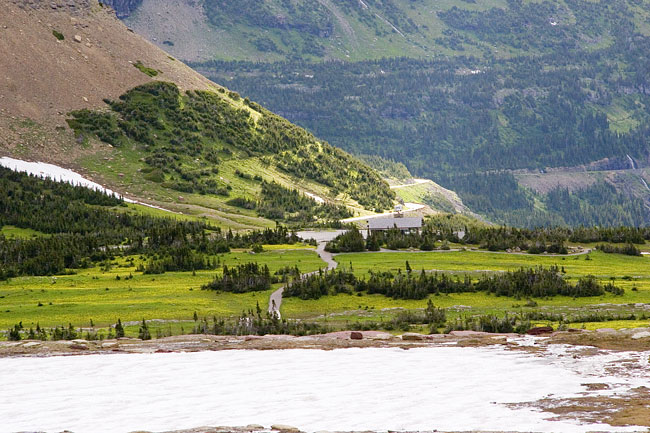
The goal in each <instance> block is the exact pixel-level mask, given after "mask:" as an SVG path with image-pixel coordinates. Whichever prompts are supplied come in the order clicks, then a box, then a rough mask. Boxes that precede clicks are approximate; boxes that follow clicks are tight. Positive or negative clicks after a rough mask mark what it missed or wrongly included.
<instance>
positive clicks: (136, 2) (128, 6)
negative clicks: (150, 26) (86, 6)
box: [101, 0, 142, 18]
mask: <svg viewBox="0 0 650 433" xmlns="http://www.w3.org/2000/svg"><path fill="white" fill-rule="evenodd" d="M101 3H103V4H105V5H107V6H110V7H112V8H113V10H115V13H116V14H117V17H118V18H126V17H128V16H129V15H131V13H132V12H133V11H135V10H136V9H137V8H138V6H140V4H141V3H142V0H101Z"/></svg>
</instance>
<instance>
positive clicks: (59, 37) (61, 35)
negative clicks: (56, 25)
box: [52, 30, 65, 41]
mask: <svg viewBox="0 0 650 433" xmlns="http://www.w3.org/2000/svg"><path fill="white" fill-rule="evenodd" d="M52 34H53V35H54V37H55V38H57V39H58V40H60V41H62V40H64V39H65V36H63V33H61V32H57V31H56V30H52Z"/></svg>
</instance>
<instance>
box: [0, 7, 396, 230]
mask: <svg viewBox="0 0 650 433" xmlns="http://www.w3.org/2000/svg"><path fill="white" fill-rule="evenodd" d="M59 3H60V4H59ZM0 7H2V10H3V11H6V13H3V15H2V16H0V32H2V33H1V36H2V37H0V69H1V70H2V71H3V80H1V82H0V156H5V155H7V156H13V157H16V158H23V159H34V160H39V161H44V162H51V163H55V164H58V165H61V166H64V167H69V168H74V169H76V170H78V171H81V172H82V173H84V174H85V175H86V176H87V177H89V178H91V179H93V180H95V181H97V182H99V183H102V184H105V185H107V186H110V187H111V189H113V190H115V191H118V192H120V193H122V194H125V195H126V196H129V197H134V198H138V199H140V200H143V201H146V202H149V203H152V204H157V205H161V206H163V207H165V208H167V209H171V210H175V211H181V212H185V213H190V214H194V215H204V216H209V217H212V218H215V219H216V220H217V222H218V223H219V224H220V225H223V226H230V227H233V228H252V227H265V226H271V225H273V224H274V223H273V221H287V222H294V221H295V222H302V223H304V222H306V221H315V220H329V219H338V218H340V217H345V216H349V215H351V214H352V211H351V210H354V211H357V212H368V210H375V209H376V210H382V209H387V208H391V207H392V205H393V197H394V194H393V193H392V192H391V191H390V189H389V187H388V184H386V183H385V182H383V181H382V180H381V179H380V177H379V176H378V174H377V173H376V172H375V171H373V170H372V169H370V168H369V167H368V166H367V165H365V164H364V163H362V162H360V161H359V160H357V159H355V158H353V157H351V156H350V155H348V154H346V153H345V152H343V151H341V150H339V149H336V148H333V147H331V146H329V145H328V144H327V143H325V142H322V141H320V140H317V139H316V138H315V137H313V136H312V135H311V134H309V133H307V132H306V131H304V130H302V129H301V128H299V127H296V126H294V125H291V124H290V123H289V122H287V121H286V120H284V119H282V118H281V117H279V116H276V115H274V114H273V113H271V112H269V111H267V110H265V109H263V108H262V107H261V106H259V105H257V104H255V103H254V102H251V101H250V100H249V99H244V98H241V97H240V96H239V95H238V94H236V93H234V92H230V91H228V90H226V89H224V88H223V87H221V86H219V85H217V84H215V83H213V82H211V81H209V80H207V79H206V78H204V77H203V76H201V75H199V74H198V73H196V72H194V71H193V70H191V69H190V68H188V67H187V66H185V65H184V64H183V63H181V62H180V61H178V60H176V59H175V58H173V57H171V56H169V55H168V54H166V53H165V52H164V51H162V50H160V49H158V48H156V47H154V46H153V45H151V44H150V43H149V42H147V41H145V40H144V39H143V38H142V37H140V36H138V35H136V34H134V33H133V32H130V31H128V30H127V28H126V27H125V26H124V24H122V23H121V22H120V21H118V20H117V19H116V18H115V15H114V13H113V11H112V9H109V8H108V7H106V6H103V5H102V4H100V3H98V2H96V1H94V0H86V1H80V2H74V3H72V2H50V1H32V2H29V3H25V2H17V1H16V2H14V1H10V0H0ZM310 197H314V198H310Z"/></svg>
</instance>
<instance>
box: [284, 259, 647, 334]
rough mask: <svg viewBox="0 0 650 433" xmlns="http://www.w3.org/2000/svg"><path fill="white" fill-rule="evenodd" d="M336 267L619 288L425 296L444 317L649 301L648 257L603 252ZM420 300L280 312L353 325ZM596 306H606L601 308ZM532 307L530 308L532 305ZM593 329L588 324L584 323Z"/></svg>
mask: <svg viewBox="0 0 650 433" xmlns="http://www.w3.org/2000/svg"><path fill="white" fill-rule="evenodd" d="M335 260H336V261H337V262H338V263H339V266H341V267H345V268H350V267H352V270H353V272H354V273H355V274H356V275H358V276H363V275H367V273H368V271H370V270H373V271H391V272H393V273H395V272H397V271H398V270H400V269H401V271H402V272H404V269H405V264H406V262H407V261H408V262H409V265H410V266H411V268H412V269H413V271H414V272H419V271H421V270H425V271H441V272H446V273H451V274H453V275H458V276H459V277H461V278H462V277H463V276H464V275H465V274H469V275H470V276H471V277H472V278H478V277H480V275H481V274H484V273H490V272H502V271H508V270H515V269H518V268H521V267H532V266H545V267H548V266H552V265H557V266H559V267H561V268H562V267H563V268H564V270H565V272H566V274H565V277H566V278H568V279H570V280H576V279H577V278H579V277H582V276H586V275H594V276H596V277H598V278H599V279H600V280H602V281H611V280H612V279H613V281H614V283H615V284H616V285H617V286H619V287H622V288H624V289H625V294H624V295H623V296H615V295H612V294H609V293H608V294H606V295H604V296H599V297H586V298H570V297H562V296H558V297H553V298H544V299H534V300H533V301H534V304H533V303H528V302H527V300H525V299H524V300H522V299H515V298H510V297H499V296H494V295H489V294H485V293H458V294H440V295H431V296H430V298H431V300H432V302H433V303H434V305H436V306H437V307H442V308H447V309H448V310H447V316H448V318H452V319H453V318H454V317H458V316H462V315H468V314H498V315H503V314H504V313H505V312H520V311H532V310H541V311H545V312H557V313H572V312H577V311H584V312H588V311H596V310H600V311H602V310H603V309H607V310H608V311H611V312H613V313H617V314H618V313H625V312H628V311H632V310H633V309H631V308H630V306H629V304H637V303H643V304H646V303H650V258H647V257H630V256H624V255H619V254H605V253H601V252H598V251H595V252H592V253H590V254H588V255H580V256H564V257H562V256H545V255H527V254H505V253H489V252H482V251H450V252H427V253H421V252H389V253H352V254H340V255H337V256H336V257H335ZM426 304H427V299H424V300H401V299H395V300H394V299H391V298H387V297H385V296H382V295H362V296H357V295H356V294H355V295H346V294H339V295H336V296H327V297H323V298H320V299H317V300H307V301H303V300H299V299H297V298H289V299H285V300H284V301H283V304H282V312H283V314H284V315H285V316H289V317H301V318H308V317H314V316H318V317H319V320H323V321H327V322H328V323H332V324H336V323H340V322H355V321H377V320H379V321H382V320H388V319H390V318H392V317H394V315H395V314H396V312H397V311H398V310H396V309H402V308H403V309H413V308H424V307H426ZM602 304H612V305H608V306H607V307H606V308H605V307H603V306H602ZM533 305H534V306H533ZM620 322H622V323H618V322H616V323H615V322H604V323H602V324H599V325H598V327H604V326H606V327H614V326H616V327H629V326H648V325H649V323H648V321H640V322H639V323H634V322H633V321H620ZM590 326H591V327H594V323H591V324H590Z"/></svg>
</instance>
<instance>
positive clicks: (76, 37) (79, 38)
mask: <svg viewBox="0 0 650 433" xmlns="http://www.w3.org/2000/svg"><path fill="white" fill-rule="evenodd" d="M82 40H83V39H81V35H74V41H75V42H78V43H81V41H82Z"/></svg>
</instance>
